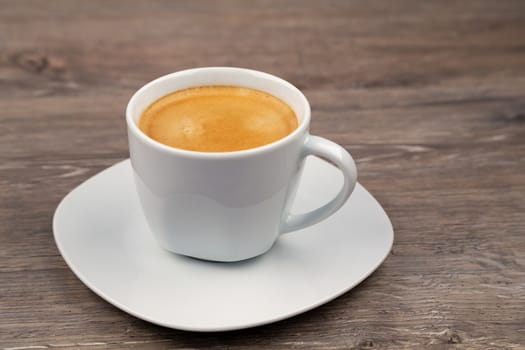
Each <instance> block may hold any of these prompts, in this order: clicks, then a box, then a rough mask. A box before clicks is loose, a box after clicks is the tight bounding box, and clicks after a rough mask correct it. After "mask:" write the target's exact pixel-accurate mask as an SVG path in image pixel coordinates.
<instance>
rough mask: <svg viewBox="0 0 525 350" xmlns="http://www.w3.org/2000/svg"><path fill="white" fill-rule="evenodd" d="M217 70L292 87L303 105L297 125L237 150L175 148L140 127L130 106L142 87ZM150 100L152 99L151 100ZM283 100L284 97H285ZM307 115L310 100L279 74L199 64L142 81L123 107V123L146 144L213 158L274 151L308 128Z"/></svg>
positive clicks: (196, 156) (182, 154)
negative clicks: (264, 141) (262, 142)
mask: <svg viewBox="0 0 525 350" xmlns="http://www.w3.org/2000/svg"><path fill="white" fill-rule="evenodd" d="M217 71H231V72H239V71H240V72H242V73H244V74H250V75H252V76H254V77H260V78H265V79H270V80H273V81H275V82H278V83H280V84H281V85H284V86H285V87H286V88H288V89H290V90H292V91H293V92H294V93H296V94H297V96H299V99H300V100H301V104H302V105H303V108H304V115H303V118H302V119H299V118H297V119H298V123H299V125H298V126H297V128H296V129H295V130H294V131H292V132H291V133H290V134H288V135H286V136H285V137H283V138H281V139H279V140H276V141H274V142H271V143H268V144H266V145H262V146H258V147H254V148H249V149H245V150H239V151H231V152H201V151H191V150H185V149H181V148H175V147H171V146H168V145H165V144H163V143H160V142H158V141H156V140H154V139H153V138H151V137H149V136H147V135H146V134H145V133H144V132H142V130H140V129H139V127H138V125H137V123H136V122H135V121H134V120H133V115H132V109H133V106H134V104H135V103H136V100H137V99H138V97H139V96H140V95H141V94H143V93H144V91H146V90H148V89H151V88H152V87H153V86H154V85H157V84H159V83H162V82H164V81H166V80H171V79H176V78H179V77H181V76H185V75H191V74H195V73H197V72H199V73H206V72H210V73H211V72H217ZM151 103H153V101H152V102H151ZM285 103H286V101H285ZM310 116H311V109H310V103H309V102H308V100H307V98H306V96H304V94H303V93H302V92H301V90H299V89H298V88H297V87H296V86H294V85H293V84H291V83H290V82H288V81H286V80H284V79H282V78H279V77H278V76H275V75H273V74H270V73H265V72H261V71H258V70H254V69H247V68H240V67H200V68H191V69H185V70H180V71H176V72H173V73H170V74H166V75H163V76H160V77H158V78H156V79H154V80H152V81H150V82H148V83H146V84H145V85H143V86H142V87H141V88H140V89H138V90H137V91H136V92H135V93H134V94H133V95H132V96H131V98H130V100H129V102H128V104H127V107H126V123H127V126H128V130H129V131H130V132H131V133H132V134H133V135H134V136H135V137H137V138H138V139H139V140H140V141H142V142H143V143H146V144H147V145H149V146H151V147H154V148H156V149H157V150H159V151H162V152H167V153H170V154H173V155H178V156H186V157H192V158H205V159H208V158H212V159H221V158H236V157H245V156H253V155H257V154H261V153H266V152H270V151H273V150H275V149H277V148H279V147H282V146H284V145H287V144H289V143H290V142H292V141H293V140H294V139H295V138H297V137H298V136H299V135H302V134H305V133H307V131H308V127H309V125H310Z"/></svg>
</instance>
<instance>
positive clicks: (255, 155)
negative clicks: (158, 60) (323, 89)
mask: <svg viewBox="0 0 525 350" xmlns="http://www.w3.org/2000/svg"><path fill="white" fill-rule="evenodd" d="M205 85H235V86H244V87H249V88H253V89H258V90H262V91H265V92H267V93H270V94H272V95H274V96H276V97H278V98H280V99H281V100H283V101H284V102H286V103H287V104H288V105H289V106H290V107H291V108H292V109H293V110H294V112H295V114H296V116H297V118H298V127H297V129H296V130H294V131H293V132H292V133H291V134H289V135H288V136H286V137H284V138H282V139H280V140H278V141H275V142H273V143H271V144H268V145H264V146H261V147H256V148H252V149H248V150H242V151H236V152H224V153H206V152H194V151H188V150H183V149H177V148H173V147H170V146H166V145H164V144H161V143H159V142H157V141H155V140H153V139H152V138H150V137H148V136H147V135H146V134H144V133H143V132H142V131H141V130H140V129H139V128H138V126H137V124H138V120H139V118H140V116H141V113H142V111H143V110H144V109H145V108H146V107H148V106H149V105H150V104H151V103H153V102H154V101H155V100H157V99H158V98H160V97H163V96H165V95H167V94H169V93H171V92H174V91H177V90H180V89H184V88H189V87H195V86H205ZM126 121H127V126H128V138H129V149H130V155H131V163H132V166H133V171H134V175H135V183H136V187H137V191H138V195H139V198H140V202H141V206H142V210H143V212H144V215H145V218H146V221H147V223H148V225H149V227H150V229H151V232H152V233H153V234H154V236H155V237H156V238H157V240H158V242H159V243H160V244H161V245H162V246H163V247H164V248H166V249H167V250H170V251H172V252H174V253H178V254H182V255H187V256H191V257H195V258H200V259H206V260H214V261H238V260H243V259H248V258H252V257H255V256H257V255H260V254H263V253H264V252H266V251H268V250H269V249H270V248H271V247H272V245H273V244H274V242H275V241H276V240H277V238H278V237H279V234H282V233H286V232H290V231H295V230H299V229H301V228H304V227H307V226H310V225H313V224H315V223H317V222H319V221H321V220H323V219H325V218H327V217H328V216H330V215H331V214H333V213H334V212H335V211H337V209H339V208H340V207H341V206H342V205H343V204H344V203H345V202H346V200H347V199H348V197H349V196H350V194H351V193H352V191H353V189H354V187H355V184H356V179H357V171H356V167H355V163H354V161H353V159H352V157H351V156H350V154H348V152H347V151H346V150H345V149H344V148H343V147H341V146H339V145H337V144H335V143H333V142H332V141H329V140H326V139H324V138H321V137H317V136H312V135H310V134H309V126H310V104H309V103H308V101H307V99H306V97H305V96H304V95H303V94H302V93H301V91H299V90H298V89H297V88H296V87H295V86H293V85H292V84H290V83H288V82H287V81H285V80H283V79H280V78H278V77H275V76H273V75H270V74H267V73H262V72H259V71H254V70H249V69H242V68H229V67H209V68H196V69H189V70H184V71H180V72H176V73H172V74H168V75H165V76H163V77H160V78H158V79H155V80H153V81H152V82H150V83H148V84H146V85H145V86H143V87H142V88H141V89H140V90H138V91H137V92H136V93H135V94H134V95H133V97H132V98H131V100H130V101H129V103H128V106H127V109H126ZM309 155H313V156H317V157H320V158H323V159H326V160H328V161H329V162H331V163H333V164H335V165H336V166H337V167H338V168H339V169H340V170H341V172H342V173H343V175H344V182H343V185H342V188H341V190H340V192H339V193H338V194H337V195H336V197H335V198H334V199H332V200H331V201H330V202H329V203H327V204H325V205H323V206H321V207H320V208H318V209H315V210H313V211H311V212H309V213H305V214H300V215H295V214H292V213H290V208H291V205H292V203H293V199H294V197H295V192H296V190H297V185H298V180H299V178H300V176H301V172H302V168H303V163H304V160H305V158H306V157H307V156H309ZM297 234H300V233H297Z"/></svg>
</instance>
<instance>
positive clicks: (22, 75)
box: [0, 0, 525, 349]
mask: <svg viewBox="0 0 525 350" xmlns="http://www.w3.org/2000/svg"><path fill="white" fill-rule="evenodd" d="M213 65H228V66H243V67H250V68H254V69H259V70H263V71H268V72H271V73H274V74H276V75H279V76H281V77H283V78H285V79H287V80H289V81H291V82H292V83H294V84H296V85H297V86H298V87H300V88H301V89H302V90H303V91H304V92H305V94H306V95H307V97H308V98H309V99H310V101H311V104H312V108H313V118H314V119H313V123H312V132H313V133H314V134H319V135H322V136H324V137H327V138H330V139H332V140H334V141H336V142H338V143H340V144H342V145H344V146H345V147H347V148H348V150H350V151H351V152H352V154H353V155H354V157H355V158H356V160H357V162H358V168H359V172H360V174H359V176H360V182H361V183H362V184H363V185H365V186H366V187H367V189H369V190H370V191H371V192H372V193H373V194H374V195H375V196H376V197H377V198H378V200H379V201H380V202H381V203H382V205H383V206H384V207H385V209H386V211H387V213H389V215H390V218H391V219H392V221H393V224H394V227H395V234H396V238H395V244H394V248H393V251H392V254H391V255H390V256H389V257H388V259H387V260H386V261H385V263H384V264H383V265H382V266H381V268H379V270H378V271H377V272H376V273H374V274H373V275H372V276H371V277H369V278H368V279H367V280H366V281H364V282H363V283H362V284H361V285H360V286H358V287H357V288H355V289H354V290H352V291H351V292H349V293H346V294H345V295H343V296H341V297H340V298H338V299H336V300H334V301H333V302H330V303H328V304H326V305H324V306H322V307H320V308H317V309H315V310H312V311H310V312H307V313H305V314H302V315H299V316H296V317H294V318H292V319H289V320H285V321H281V322H278V323H276V324H271V325H267V326H263V327H257V328H253V329H248V330H243V331H236V332H226V333H217V334H193V333H187V332H181V331H175V330H171V329H166V328H162V327H158V326H154V325H151V324H149V323H147V322H144V321H141V320H138V319H136V318H134V317H132V316H129V315H128V314H126V313H124V312H121V311H120V310H118V309H116V308H114V307H112V306H111V305H109V304H108V303H106V302H104V301H102V300H101V299H100V298H99V297H97V296H96V295H95V294H93V293H92V292H91V291H90V290H89V289H87V288H86V287H85V286H84V285H83V284H82V283H81V282H80V281H79V280H78V279H77V278H76V277H75V276H74V275H73V273H72V272H71V271H70V270H69V269H68V268H67V267H66V265H65V263H64V261H63V260H62V258H61V257H60V255H59V253H58V251H57V248H56V246H55V244H54V241H53V235H52V228H51V218H52V215H53V212H54V209H55V207H56V205H57V204H58V202H59V201H60V199H61V198H62V197H63V196H64V195H65V194H66V193H67V192H68V191H70V190H71V189H72V188H74V187H75V186H76V185H78V184H79V183H81V182H82V181H83V180H85V179H87V178H89V177H90V176H92V175H94V174H96V173H97V172H99V171H100V170H102V169H104V168H106V167H108V166H110V165H112V164H114V163H115V162H117V161H118V160H121V159H124V158H126V157H128V151H127V141H126V134H125V127H124V119H123V111H124V108H125V105H126V103H127V100H128V99H129V97H130V96H131V94H132V93H133V92H134V91H135V90H136V89H137V88H139V87H140V86H141V85H142V84H144V83H145V82H146V81H149V80H151V79H153V78H155V77H157V76H160V75H162V74H165V73H168V72H172V71H176V70H180V69H183V68H188V67H196V66H213ZM248 346H251V347H253V348H255V349H263V348H311V349H375V348H388V349H422V348H431V349H445V348H455V349H456V348H457V349H525V2H523V1H520V0H516V1H462V2H453V1H414V0H396V1H389V2H383V1H367V2H365V1H362V2H358V1H322V2H321V1H319V2H318V1H299V0H294V1H288V2H279V1H266V0H264V1H260V0H258V1H250V2H248V1H241V0H228V1H220V2H212V1H194V2H172V1H147V2H146V1H144V2H141V1H85V2H73V1H66V0H54V1H25V0H23V1H4V0H0V348H5V349H13V348H15V349H53V348H60V349H65V348H72V349H73V348H76V349H78V348H79V349H106V348H115V349H128V348H150V349H164V348H165V349H168V348H170V349H173V348H217V349H219V348H234V349H237V348H245V347H248Z"/></svg>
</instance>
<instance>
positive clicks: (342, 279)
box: [53, 157, 394, 331]
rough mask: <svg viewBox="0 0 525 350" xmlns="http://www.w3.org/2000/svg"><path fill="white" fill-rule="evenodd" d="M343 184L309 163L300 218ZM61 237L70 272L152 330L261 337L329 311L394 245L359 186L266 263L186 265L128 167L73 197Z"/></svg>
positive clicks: (285, 239) (330, 170) (105, 174)
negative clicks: (156, 233)
mask: <svg viewBox="0 0 525 350" xmlns="http://www.w3.org/2000/svg"><path fill="white" fill-rule="evenodd" d="M341 182H342V180H341V175H340V173H339V171H338V170H337V169H336V168H334V167H333V166H332V165H330V164H328V163H326V162H324V161H322V160H319V159H317V158H313V157H311V158H309V159H307V161H306V165H305V169H304V174H303V178H302V180H301V185H300V187H299V190H298V195H297V199H296V203H295V206H294V211H296V212H303V211H306V210H308V209H313V208H315V207H318V206H319V205H321V204H323V203H325V202H327V201H328V200H329V199H331V198H332V197H333V196H334V194H335V193H337V191H338V190H339V187H340V186H341ZM53 231H54V235H55V241H56V244H57V246H58V249H59V250H60V253H61V254H62V256H63V257H64V260H65V261H66V263H67V264H68V266H69V267H70V268H71V270H72V271H73V272H74V273H75V274H76V275H77V277H78V278H79V279H80V280H81V281H82V282H83V283H84V284H85V285H86V286H88V287H89V288H90V289H91V290H93V291H94V292H95V293H97V294H98V295H99V296H101V297H102V298H103V299H105V300H106V301H108V302H109V303H111V304H113V305H115V306H116V307H118V308H120V309H122V310H124V311H125V312H128V313H130V314H131V315H134V316H136V317H138V318H141V319H144V320H146V321H149V322H152V323H155V324H158V325H162V326H165V327H170V328H176V329H183V330H191V331H225V330H234V329H241V328H247V327H253V326H257V325H262V324H267V323H271V322H274V321H278V320H282V319H284V318H287V317H291V316H294V315H297V314H299V313H302V312H305V311H308V310H310V309H313V308H315V307H317V306H319V305H322V304H324V303H326V302H328V301H330V300H332V299H334V298H336V297H338V296H339V295H341V294H343V293H345V292H346V291H348V290H350V289H351V288H353V287H354V286H356V285H357V284H358V283H360V282H361V281H362V280H364V279H365V278H366V277H367V276H369V275H370V274H371V273H372V272H373V271H374V270H375V269H377V268H378V267H379V265H380V264H381V263H382V262H383V260H384V259H385V258H386V256H387V255H388V253H389V251H390V249H391V247H392V243H393V238H394V233H393V228H392V225H391V223H390V220H389V219H388V216H387V215H386V213H385V212H384V210H383V208H382V207H381V205H380V204H379V203H378V202H377V201H376V200H375V199H374V198H373V197H372V195H370V193H368V192H367V191H366V190H365V189H364V187H362V186H361V185H359V184H358V185H357V186H356V188H355V190H354V193H353V194H352V196H351V197H350V199H349V200H348V202H347V203H346V204H345V205H344V206H343V207H342V208H341V209H340V210H339V211H338V212H337V213H336V214H334V215H332V216H331V217H329V218H328V219H326V220H325V221H323V222H321V223H319V224H317V225H314V226H311V227H309V228H306V229H303V230H301V231H296V232H292V233H287V234H285V235H282V236H281V237H280V238H279V239H278V240H277V243H276V244H275V245H274V246H273V247H272V249H271V250H270V251H269V252H268V253H266V254H264V255H262V256H260V257H257V258H254V259H251V260H247V261H242V262H237V263H216V262H206V261H201V260H197V259H192V258H187V257H183V256H179V255H176V254H173V253H170V252H168V251H165V250H163V249H162V248H161V247H160V246H159V245H158V244H157V242H156V241H155V240H154V238H153V236H152V234H151V233H150V232H149V229H148V227H147V226H146V223H145V221H144V218H143V216H142V212H141V209H140V206H139V202H138V198H137V195H136V192H135V184H134V183H133V176H132V170H131V164H130V162H129V160H125V161H122V162H120V163H117V164H116V165H114V166H112V167H110V168H108V169H106V170H104V171H102V172H101V173H99V174H97V175H95V176H93V177H92V178H90V179H88V180H87V181H85V182H84V183H83V184H81V185H79V186H78V187H77V188H75V189H74V190H73V191H71V192H70V193H69V194H68V195H67V196H66V197H64V199H63V200H62V202H61V203H60V204H59V206H58V208H57V209H56V212H55V216H54V218H53Z"/></svg>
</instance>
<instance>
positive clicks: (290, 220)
mask: <svg viewBox="0 0 525 350" xmlns="http://www.w3.org/2000/svg"><path fill="white" fill-rule="evenodd" d="M309 155H313V156H316V157H319V158H321V159H325V160H327V161H329V162H331V163H333V164H335V165H336V166H337V167H338V168H339V170H341V172H342V173H343V176H344V182H343V187H342V188H341V190H340V191H339V193H338V194H337V196H335V198H334V199H332V200H331V201H330V202H328V203H327V204H325V205H323V206H322V207H319V208H317V209H314V210H312V211H310V212H308V213H304V214H290V215H288V217H287V218H286V219H285V220H284V222H283V223H282V224H281V231H280V232H281V233H287V232H290V231H295V230H299V229H302V228H305V227H307V226H311V225H313V224H316V223H318V222H319V221H322V220H324V219H326V218H327V217H329V216H330V215H332V214H333V213H335V212H336V211H337V210H338V209H339V208H341V206H342V205H343V204H344V203H345V202H346V200H347V199H348V197H350V194H352V191H353V190H354V188H355V185H356V182H357V169H356V166H355V162H354V159H353V158H352V156H351V155H350V153H348V152H347V151H346V150H345V149H344V148H343V147H341V146H339V145H338V144H336V143H334V142H332V141H330V140H327V139H325V138H322V137H319V136H311V135H309V136H308V137H307V139H306V141H305V143H304V146H303V159H304V158H306V157H307V156H309Z"/></svg>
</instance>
